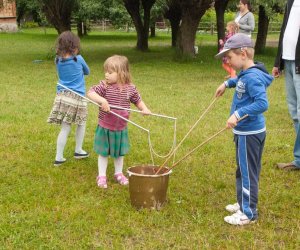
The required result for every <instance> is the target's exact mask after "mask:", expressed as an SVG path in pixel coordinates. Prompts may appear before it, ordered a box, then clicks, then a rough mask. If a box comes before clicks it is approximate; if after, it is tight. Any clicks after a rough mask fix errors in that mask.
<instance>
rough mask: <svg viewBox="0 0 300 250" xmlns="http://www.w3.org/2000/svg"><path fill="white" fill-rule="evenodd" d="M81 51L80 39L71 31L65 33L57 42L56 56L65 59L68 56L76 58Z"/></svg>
mask: <svg viewBox="0 0 300 250" xmlns="http://www.w3.org/2000/svg"><path fill="white" fill-rule="evenodd" d="M79 50H80V39H79V37H78V36H76V35H75V34H73V33H72V32H71V31H64V32H63V33H61V34H60V36H59V37H58V38H57V40H56V55H57V56H61V57H63V56H64V55H66V54H71V55H74V56H76V55H77V54H78V53H79Z"/></svg>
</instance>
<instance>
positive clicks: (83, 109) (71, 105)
mask: <svg viewBox="0 0 300 250" xmlns="http://www.w3.org/2000/svg"><path fill="white" fill-rule="evenodd" d="M79 50H80V39H79V37H78V36H76V35H74V34H73V33H72V32H70V31H65V32H63V33H61V34H60V36H59V37H58V39H57V42H56V58H55V64H56V69H57V73H58V77H59V83H60V84H62V85H64V86H66V87H68V88H69V89H71V90H73V91H74V92H76V93H78V94H80V95H85V81H84V75H88V74H89V73H90V70H89V67H88V65H87V64H86V62H85V61H84V59H83V57H82V56H81V55H79ZM86 119H87V102H86V101H85V100H84V99H83V98H82V97H80V96H78V95H76V94H75V93H72V92H71V91H68V90H66V89H64V88H63V87H61V86H59V85H58V86H57V92H56V97H55V100H54V104H53V108H52V111H51V113H50V116H49V118H48V122H49V123H53V124H59V125H61V130H60V133H59V135H58V137H57V148H56V156H55V161H54V166H60V165H61V164H63V163H64V162H65V161H66V159H65V158H64V155H63V153H64V148H65V145H66V143H67V138H68V135H69V133H70V130H71V124H72V123H74V124H76V125H77V129H76V147H75V153H74V157H75V159H82V158H86V157H88V156H89V154H88V153H87V152H86V151H84V150H83V149H82V144H83V139H84V133H85V123H86Z"/></svg>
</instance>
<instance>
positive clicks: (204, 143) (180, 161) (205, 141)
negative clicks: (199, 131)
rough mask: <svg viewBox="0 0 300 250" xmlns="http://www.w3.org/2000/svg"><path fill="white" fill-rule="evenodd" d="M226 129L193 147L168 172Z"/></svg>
mask: <svg viewBox="0 0 300 250" xmlns="http://www.w3.org/2000/svg"><path fill="white" fill-rule="evenodd" d="M247 116H248V115H244V116H243V117H241V118H240V119H238V121H237V122H239V121H241V120H243V119H245V118H246V117H247ZM226 129H227V127H225V128H222V129H221V130H219V131H218V132H217V133H216V134H214V135H213V136H211V137H209V138H208V139H206V140H205V141H204V142H202V143H201V144H200V145H198V146H197V147H195V148H194V149H193V150H192V151H190V152H189V153H187V154H186V155H185V156H183V157H182V158H181V159H180V160H178V161H177V162H175V163H174V164H173V165H172V166H171V167H170V168H169V171H170V170H171V169H173V168H174V167H175V166H177V165H178V164H179V163H180V162H182V161H183V160H184V159H185V158H187V157H188V156H189V155H191V154H192V153H194V152H195V151H196V150H197V149H198V148H200V147H201V146H203V145H204V144H206V143H207V142H209V141H210V140H212V139H213V138H215V137H216V136H218V135H219V134H221V133H222V132H223V131H225V130H226Z"/></svg>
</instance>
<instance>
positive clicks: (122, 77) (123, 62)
mask: <svg viewBox="0 0 300 250" xmlns="http://www.w3.org/2000/svg"><path fill="white" fill-rule="evenodd" d="M103 68H104V72H110V71H112V72H116V73H117V74H118V83H121V84H126V83H127V84H130V83H131V74H130V71H129V62H128V59H127V57H126V56H120V55H113V56H111V57H109V58H107V59H106V61H105V62H104V65H103Z"/></svg>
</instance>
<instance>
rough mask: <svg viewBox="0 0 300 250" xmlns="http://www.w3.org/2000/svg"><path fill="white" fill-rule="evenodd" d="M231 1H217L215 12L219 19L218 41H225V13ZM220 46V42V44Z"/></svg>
mask: <svg viewBox="0 0 300 250" xmlns="http://www.w3.org/2000/svg"><path fill="white" fill-rule="evenodd" d="M228 2H229V0H215V12H216V17H217V32H218V40H217V41H219V40H220V39H224V36H225V26H226V25H225V24H224V13H225V10H226V7H227V4H228ZM218 46H219V42H218Z"/></svg>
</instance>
